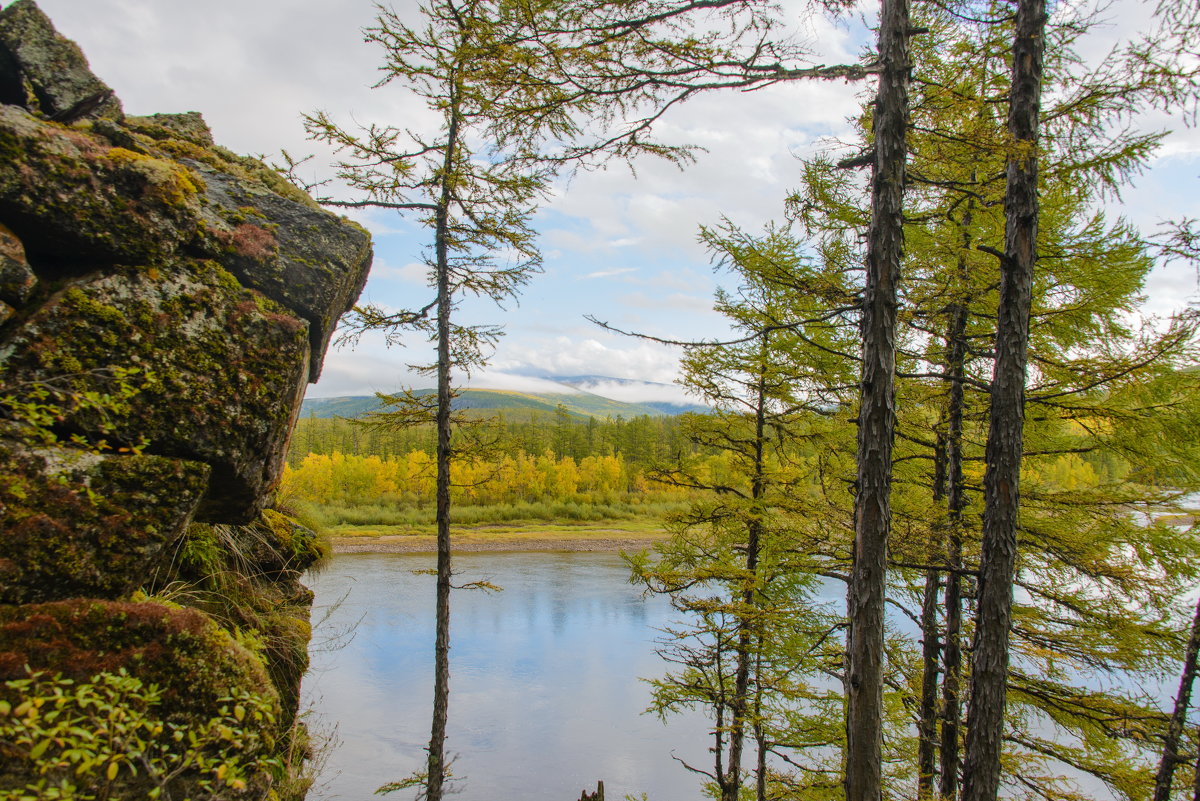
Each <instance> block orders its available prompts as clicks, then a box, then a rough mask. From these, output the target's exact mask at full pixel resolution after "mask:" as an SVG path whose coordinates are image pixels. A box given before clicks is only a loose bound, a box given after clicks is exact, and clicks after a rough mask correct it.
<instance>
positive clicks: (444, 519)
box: [425, 97, 458, 801]
mask: <svg viewBox="0 0 1200 801" xmlns="http://www.w3.org/2000/svg"><path fill="white" fill-rule="evenodd" d="M450 102H451V104H453V103H454V102H455V100H454V98H453V97H451V99H450ZM457 147H458V115H457V114H456V113H455V112H454V111H453V110H452V111H451V114H450V125H449V127H448V130H447V133H446V156H445V170H444V173H443V174H444V175H446V176H448V175H451V174H452V169H451V167H452V165H453V160H454V157H455V151H456V150H457ZM450 202H451V193H450V185H449V183H448V182H447V181H446V180H445V179H443V183H442V192H441V198H440V199H439V202H438V207H437V212H436V220H435V226H436V230H435V247H434V250H435V259H436V261H437V263H436V278H437V400H438V402H437V413H436V416H435V424H434V427H435V428H436V429H437V488H436V498H437V500H436V505H437V512H436V514H437V589H436V601H435V603H436V623H435V628H436V631H435V634H434V646H433V654H434V660H433V723H432V726H431V729H430V734H429V760H428V766H427V773H428V777H427V779H426V788H425V797H426V798H427V799H428V801H442V796H443V794H444V791H445V781H446V721H447V718H448V716H449V707H450V589H451V587H450V581H451V576H452V571H451V564H450V458H451V452H450V400H451V398H450V367H451V365H450V312H451V302H450V301H451V298H450V250H449V236H450V219H449V218H450Z"/></svg>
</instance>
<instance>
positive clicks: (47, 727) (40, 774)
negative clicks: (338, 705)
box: [0, 669, 281, 801]
mask: <svg viewBox="0 0 1200 801" xmlns="http://www.w3.org/2000/svg"><path fill="white" fill-rule="evenodd" d="M4 687H5V689H6V691H7V692H6V693H5V694H6V695H7V696H8V697H9V698H11V697H13V695H14V694H15V696H16V698H17V702H16V705H15V706H14V704H13V702H12V701H9V700H0V756H2V757H3V761H4V763H5V765H6V769H5V772H4V776H5V779H6V780H7V783H9V784H11V783H12V782H13V780H14V778H15V777H20V779H17V780H18V781H20V780H24V781H25V784H24V786H21V787H14V786H9V787H0V800H2V801H26V800H27V799H28V801H34V800H35V799H68V798H69V799H74V800H77V801H93V800H94V799H106V798H111V797H130V798H132V797H145V798H150V799H157V798H165V797H170V796H174V795H176V794H177V793H178V792H179V791H180V790H181V789H183V788H186V789H185V790H184V794H185V795H186V796H188V797H189V798H192V799H193V800H194V801H200V799H209V798H217V797H220V798H236V797H238V795H240V794H241V793H243V792H246V793H247V795H249V793H250V792H251V788H250V784H251V783H252V782H256V783H261V782H264V781H267V778H266V777H267V776H268V775H274V774H278V773H279V772H280V768H281V765H280V763H279V760H278V759H277V758H276V757H273V756H269V754H271V753H272V751H273V747H274V742H273V738H272V737H271V736H270V735H269V734H267V733H266V732H267V731H269V730H270V729H271V728H272V726H271V725H270V724H271V723H272V721H273V713H272V707H273V704H272V702H271V701H269V700H266V699H262V698H258V697H256V696H254V695H252V694H250V693H246V692H238V693H231V694H229V695H227V696H225V697H223V698H221V699H219V702H220V706H219V707H218V710H217V714H216V716H214V717H212V718H210V719H209V720H207V721H204V722H197V721H190V722H188V723H180V722H176V721H173V720H166V719H164V718H163V717H162V716H161V715H160V714H159V707H160V704H161V700H162V694H161V692H160V690H159V689H158V688H157V687H156V686H155V685H152V684H151V685H146V684H143V683H142V681H141V680H140V679H137V678H135V677H133V676H130V675H129V674H128V673H126V672H125V671H124V670H123V669H122V670H120V671H118V672H116V673H100V674H97V675H95V676H93V677H91V678H90V679H89V680H87V681H74V680H72V679H69V678H64V677H63V676H61V675H54V676H51V675H50V674H47V673H31V674H30V675H29V677H28V678H24V679H14V680H10V681H7V682H5V683H4ZM259 789H261V788H259ZM260 794H261V793H260Z"/></svg>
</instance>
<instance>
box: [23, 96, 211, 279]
mask: <svg viewBox="0 0 1200 801" xmlns="http://www.w3.org/2000/svg"><path fill="white" fill-rule="evenodd" d="M202 189H203V182H202V181H201V179H200V178H199V177H198V176H197V175H196V174H195V173H194V172H192V171H190V170H189V169H188V168H187V167H185V166H183V165H182V164H179V163H178V162H175V161H172V160H169V159H162V158H155V157H152V156H147V155H143V154H140V153H137V152H136V151H133V150H130V149H128V148H114V147H112V146H111V144H110V142H109V141H108V140H107V139H104V138H102V137H99V136H95V135H93V134H91V133H88V132H86V131H83V130H78V129H74V128H68V127H64V126H62V125H57V124H54V123H48V122H44V121H41V120H38V119H36V118H34V117H32V116H31V115H30V114H29V113H28V112H25V111H22V110H21V109H19V108H16V107H13V106H0V219H3V220H4V222H5V224H6V225H7V226H8V227H9V228H11V229H12V230H13V231H14V232H15V233H16V234H17V236H19V237H20V238H21V240H22V241H23V242H24V243H25V248H26V250H27V251H28V252H29V254H30V258H31V261H34V263H35V265H36V263H37V262H38V261H39V260H40V261H43V262H48V263H52V264H53V265H54V267H55V270H56V271H57V272H60V273H61V272H66V273H68V274H69V273H72V272H73V273H79V272H82V271H84V270H86V269H88V268H89V267H91V266H95V265H98V264H105V263H114V262H116V263H127V264H129V263H133V264H146V263H161V262H162V261H163V260H164V259H166V258H168V257H169V256H171V255H172V254H174V253H175V252H177V251H178V250H179V248H180V246H181V245H182V244H183V243H185V242H188V241H190V240H192V239H194V238H195V237H196V235H197V231H198V227H199V214H200V197H199V195H200V192H201V191H202Z"/></svg>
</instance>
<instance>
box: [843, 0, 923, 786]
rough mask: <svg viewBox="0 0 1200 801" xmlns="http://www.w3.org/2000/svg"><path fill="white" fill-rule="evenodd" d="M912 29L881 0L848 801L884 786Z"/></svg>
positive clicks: (896, 0)
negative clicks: (898, 294) (887, 596)
mask: <svg viewBox="0 0 1200 801" xmlns="http://www.w3.org/2000/svg"><path fill="white" fill-rule="evenodd" d="M909 35H910V31H909V11H908V2H907V0H883V5H882V8H881V9H880V17H879V62H880V65H881V72H880V75H879V93H878V96H877V97H876V101H875V116H874V146H875V167H874V170H873V175H872V181H871V227H870V232H869V238H868V241H867V279H866V288H865V292H864V296H863V316H862V346H863V347H862V357H863V364H862V388H861V401H860V405H859V414H858V456H857V461H858V475H857V494H856V495H855V504H854V529H855V530H854V569H853V572H852V575H851V579H850V586H849V594H848V597H847V606H848V613H849V619H850V631H849V636H848V640H849V642H848V647H847V653H846V660H847V670H846V799H847V801H878V799H879V798H880V797H881V794H882V773H883V767H882V750H883V626H884V595H885V592H886V587H885V582H886V578H887V576H886V571H887V544H888V535H889V533H890V530H891V485H892V443H893V439H894V436H895V426H896V408H895V394H896V393H895V377H896V285H897V282H898V281H899V277H900V258H901V254H902V250H903V239H904V215H903V206H904V180H905V174H904V173H905V162H906V160H907V150H908V148H907V128H908V83H909V56H908V40H909Z"/></svg>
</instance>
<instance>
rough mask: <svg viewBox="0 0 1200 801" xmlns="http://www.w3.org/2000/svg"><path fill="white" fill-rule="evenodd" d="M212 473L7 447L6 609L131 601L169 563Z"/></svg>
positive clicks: (0, 592) (2, 502)
mask: <svg viewBox="0 0 1200 801" xmlns="http://www.w3.org/2000/svg"><path fill="white" fill-rule="evenodd" d="M208 474H209V468H208V465H204V464H200V463H198V462H187V461H182V460H179V459H166V458H163V457H159V456H145V455H123V456H115V455H114V456H107V455H101V454H95V453H88V452H86V451H82V450H80V449H78V448H62V447H53V446H46V447H42V448H28V447H22V443H20V442H18V441H17V440H12V439H0V604H13V603H33V602H38V601H46V600H51V599H57V598H72V597H85V596H90V597H96V598H121V597H126V596H128V595H129V594H131V593H132V592H134V591H135V590H137V589H138V588H139V587H141V586H143V585H144V584H145V583H146V582H147V580H148V578H149V577H150V576H151V575H153V573H154V571H155V570H156V569H157V568H159V567H161V566H163V565H164V563H165V562H169V561H170V559H171V556H172V554H173V553H174V546H175V545H176V544H177V543H178V542H179V541H180V539H181V538H182V537H183V535H184V533H185V531H186V530H187V526H188V522H189V521H190V520H191V518H192V514H193V512H194V511H195V509H196V505H197V504H198V503H199V502H200V499H201V497H203V495H204V492H205V489H206V488H207V485H208Z"/></svg>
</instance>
